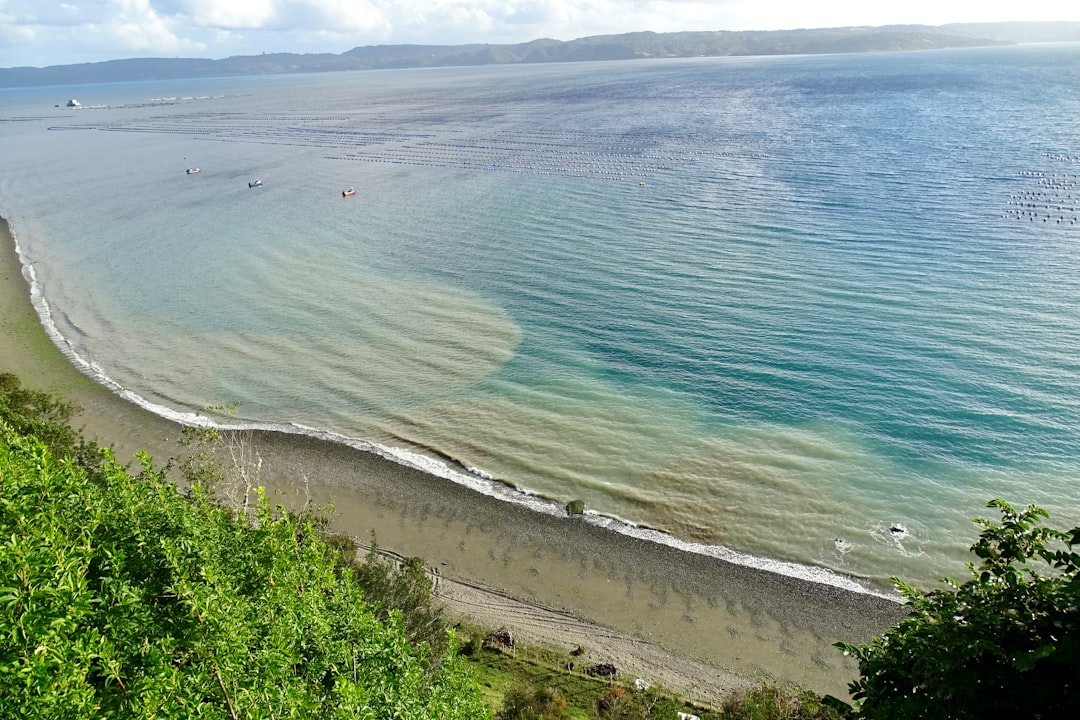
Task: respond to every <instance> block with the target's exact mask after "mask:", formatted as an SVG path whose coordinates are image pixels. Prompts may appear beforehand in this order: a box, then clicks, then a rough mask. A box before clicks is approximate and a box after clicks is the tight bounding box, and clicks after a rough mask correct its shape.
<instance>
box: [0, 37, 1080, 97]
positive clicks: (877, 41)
mask: <svg viewBox="0 0 1080 720" xmlns="http://www.w3.org/2000/svg"><path fill="white" fill-rule="evenodd" d="M1077 41H1080V22H1002V23H954V24H950V25H937V26H930V25H885V26H880V27H839V28H820V29H801V30H770V31H739V32H730V31H713V32H671V33H655V32H636V33H626V34H622V35H595V36H592V37H584V38H578V39H577V40H570V41H561V40H550V39H542V40H533V41H531V42H526V43H519V44H516V45H486V44H476V45H372V46H364V47H357V48H353V49H352V50H349V51H347V52H343V53H341V54H333V53H307V54H296V53H263V54H261V55H238V56H234V57H229V58H224V59H220V60H212V59H199V58H132V59H127V60H109V61H106V62H96V63H81V64H77V65H53V66H50V67H44V68H36V67H16V68H0V87H30V86H40V85H78V84H87V83H99V82H125V81H135V80H168V79H179V78H199V77H221V76H238V75H277V74H284V73H313V72H335V71H342V70H379V69H391V68H417V67H448V66H468V65H507V64H526V63H549V62H581V61H590V60H633V59H644V58H686V57H724V56H735V55H805V54H823V53H854V52H885V51H898V50H934V49H945V48H962V47H984V46H993V45H1009V44H1018V43H1036V42H1077Z"/></svg>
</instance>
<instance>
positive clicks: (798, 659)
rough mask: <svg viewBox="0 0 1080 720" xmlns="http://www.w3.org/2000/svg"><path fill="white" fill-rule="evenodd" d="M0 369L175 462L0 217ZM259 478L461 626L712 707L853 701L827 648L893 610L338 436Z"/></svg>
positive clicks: (276, 455)
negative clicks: (572, 655)
mask: <svg viewBox="0 0 1080 720" xmlns="http://www.w3.org/2000/svg"><path fill="white" fill-rule="evenodd" d="M0 246H2V247H0V372H14V373H15V374H17V375H19V376H20V378H22V380H23V382H24V384H26V385H28V386H30V387H34V388H40V389H44V390H49V391H52V392H55V393H57V394H60V395H62V396H64V397H65V398H68V399H71V400H74V401H75V402H77V403H79V404H80V405H81V406H82V408H83V411H82V413H81V414H80V415H79V416H78V418H77V420H76V423H75V424H76V425H79V426H82V427H83V429H84V433H85V434H86V435H87V436H88V437H91V438H95V439H97V441H98V442H99V443H100V444H102V445H111V446H113V448H114V450H115V451H116V453H117V457H118V459H119V460H120V461H121V462H124V463H127V462H130V461H131V460H132V457H133V455H134V453H135V451H137V450H145V451H147V452H148V453H149V454H150V455H151V456H152V457H153V458H154V460H155V463H156V464H157V465H159V466H161V465H164V464H165V463H166V462H167V461H168V460H169V459H170V458H174V457H177V456H179V455H180V454H181V448H180V447H179V446H178V445H177V444H176V440H177V438H178V436H179V434H180V428H179V426H178V425H176V424H175V423H173V422H170V421H167V420H165V419H163V418H160V417H158V416H156V415H153V414H152V413H149V412H147V411H145V410H143V409H142V408H140V407H138V406H136V405H134V404H131V403H129V402H127V401H126V400H124V399H123V398H121V397H119V396H118V395H115V394H114V393H112V392H111V391H109V390H108V389H106V388H104V387H103V386H101V385H99V384H97V383H95V382H93V381H92V380H91V379H89V378H87V377H85V376H84V375H82V374H81V373H80V372H79V371H78V370H77V369H75V368H74V366H72V364H71V363H70V362H69V361H68V359H67V358H66V357H65V356H64V355H63V354H62V353H61V352H60V351H59V350H58V349H57V348H56V347H55V346H54V345H53V344H52V342H51V341H50V340H49V339H48V337H47V336H46V334H45V332H44V330H43V329H42V327H41V324H40V322H39V319H38V317H37V315H36V314H35V312H34V310H33V308H32V307H31V305H30V302H29V288H28V286H27V283H26V281H25V279H24V278H23V277H22V275H21V268H20V266H19V262H18V257H17V255H16V254H15V245H14V242H13V239H12V238H11V237H10V235H9V233H8V226H7V223H6V222H5V221H3V220H0ZM254 441H255V444H256V446H257V448H258V451H259V453H260V455H261V456H262V458H263V465H262V468H261V475H260V481H261V483H262V484H264V485H265V486H266V487H267V488H268V490H269V491H270V492H271V493H272V496H273V497H274V498H275V499H276V500H279V501H281V502H284V503H286V504H287V505H291V506H298V505H300V504H302V503H303V502H306V501H308V500H311V501H314V502H316V503H326V502H331V503H332V505H333V510H332V512H331V514H332V518H333V526H334V528H335V529H337V530H339V531H342V532H346V533H349V534H351V535H354V536H357V537H358V538H361V539H365V540H366V539H368V538H370V537H371V534H372V533H374V534H375V536H376V537H377V539H378V543H379V545H380V546H382V547H384V548H386V549H390V550H393V551H394V552H396V553H398V554H401V555H405V556H420V557H422V558H424V560H425V562H426V563H427V565H428V567H429V568H430V569H431V572H432V573H433V575H434V576H435V577H437V578H438V579H439V582H438V592H439V594H440V597H442V598H443V600H444V602H445V603H446V606H447V610H448V612H449V613H450V614H451V615H452V616H455V617H459V618H461V619H465V620H469V621H471V622H476V623H480V624H484V625H486V626H490V627H499V626H507V627H509V628H510V629H511V630H512V631H514V632H515V633H516V634H517V635H518V636H519V637H520V638H521V639H523V640H525V641H530V640H531V641H533V642H543V643H544V644H547V645H551V646H554V647H565V648H566V650H567V652H568V653H569V651H570V650H571V649H573V648H575V647H577V646H578V645H583V646H585V647H586V648H587V649H589V651H590V658H591V659H592V660H593V661H595V662H611V663H613V664H615V665H616V666H617V667H619V668H620V670H621V671H624V672H627V673H630V674H633V675H635V676H637V677H643V678H645V679H646V680H651V681H653V682H661V683H662V684H664V685H665V686H668V687H671V688H673V689H676V690H679V691H681V692H683V693H685V694H687V695H688V696H690V697H692V698H694V699H698V700H703V701H715V700H717V699H719V696H720V695H722V694H723V693H724V692H727V691H730V690H733V689H738V688H740V687H745V686H746V684H747V682H750V681H753V680H757V679H766V678H768V679H772V680H778V681H782V682H791V683H797V684H799V685H801V686H804V687H806V688H808V689H811V690H814V691H816V692H819V693H830V694H834V695H838V696H845V695H846V689H847V683H848V682H849V681H850V680H851V679H853V678H854V677H855V674H856V667H855V665H854V663H853V662H851V661H850V659H848V658H845V657H844V656H843V655H842V654H841V653H840V652H839V651H838V650H836V649H835V648H833V647H832V643H833V642H835V641H837V640H844V641H848V642H863V641H866V640H869V639H870V638H871V637H873V636H874V635H877V634H880V633H881V632H882V631H883V630H885V629H886V628H888V627H889V626H891V625H892V624H894V623H895V622H896V621H897V620H898V619H899V618H900V617H901V614H902V609H901V606H900V605H898V604H897V603H895V602H892V601H889V600H886V599H883V598H879V597H876V596H873V595H868V594H862V593H854V592H850V591H847V590H842V589H838V588H835V587H832V586H828V585H821V584H817V583H812V582H808V581H805V580H800V579H796V578H792V577H787V576H783V575H778V574H774V573H771V572H766V571H762V570H757V569H753V568H748V567H745V566H741V565H736V564H732V563H729V562H726V561H723V560H719V559H715V558H710V557H705V556H701V555H695V554H691V553H686V552H682V551H679V550H676V549H674V548H671V547H667V546H664V545H660V544H657V543H652V542H648V541H645V540H640V539H637V538H633V537H629V536H626V535H624V534H621V533H617V532H612V531H610V530H606V529H604V528H601V527H597V526H596V525H593V524H590V523H588V522H584V521H583V520H582V519H581V518H579V517H556V516H551V515H544V514H541V513H537V512H534V511H531V510H528V509H526V508H524V507H522V506H518V505H515V504H512V503H508V502H505V501H502V500H499V499H496V498H492V497H488V496H486V495H482V494H480V493H477V492H475V491H472V490H469V489H467V488H464V487H461V486H459V485H456V484H454V483H452V482H449V481H447V480H444V479H442V478H438V477H434V476H432V475H428V474H426V473H424V472H421V471H419V470H414V469H412V468H408V467H404V466H402V465H399V464H396V463H394V462H391V461H389V460H386V459H384V458H382V457H380V456H378V455H374V454H371V453H366V452H363V451H360V450H356V449H353V448H350V447H347V446H344V445H340V444H337V443H333V442H330V441H324V440H318V439H314V438H311V437H307V436H302V435H293V434H287V433H280V432H269V431H267V432H257V433H255V434H254Z"/></svg>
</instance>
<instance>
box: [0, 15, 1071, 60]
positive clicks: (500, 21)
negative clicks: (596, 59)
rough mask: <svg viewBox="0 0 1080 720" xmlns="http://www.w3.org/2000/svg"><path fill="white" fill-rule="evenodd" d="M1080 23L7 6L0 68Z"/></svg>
mask: <svg viewBox="0 0 1080 720" xmlns="http://www.w3.org/2000/svg"><path fill="white" fill-rule="evenodd" d="M995 20H1080V3H1077V2H1076V0H1042V1H1041V2H1039V3H1037V4H1030V5H1029V6H1027V7H1023V6H1018V5H1016V4H1015V2H1013V1H1008V2H1007V1H1006V0H904V1H903V2H900V1H899V0H895V1H894V2H889V3H879V2H867V1H866V0H817V2H808V1H807V0H62V1H60V2H57V1H55V0H0V67H11V66H14V65H46V64H58V63H67V62H81V61H92V60H105V59H109V58H116V57H132V56H146V55H159V56H161V55H165V56H171V55H185V54H186V55H188V56H199V57H225V56H228V55H238V54H249V53H250V54H255V53H258V52H263V51H268V52H273V51H280V52H343V51H345V50H348V49H350V48H352V47H355V46H357V45H372V44H379V43H432V44H445V45H453V44H460V43H475V42H486V43H512V42H525V41H528V40H533V39H536V38H541V37H550V38H556V39H559V40H571V39H574V38H578V37H584V36H587V35H600V34H611V33H620V32H631V31H637V30H655V31H658V32H671V31H678V30H754V29H756V30H769V29H782V28H795V27H829V26H837V25H884V24H891V23H921V24H928V25H937V24H942V23H947V22H974V21H995Z"/></svg>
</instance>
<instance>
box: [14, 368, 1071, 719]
mask: <svg viewBox="0 0 1080 720" xmlns="http://www.w3.org/2000/svg"><path fill="white" fill-rule="evenodd" d="M76 411H77V408H76V407H74V406H72V405H70V404H68V403H65V402H62V401H60V400H57V399H56V398H54V397H52V396H51V395H49V394H47V393H40V392H37V391H33V390H28V389H25V388H23V387H22V386H21V385H20V383H19V381H18V379H17V378H16V377H14V376H13V375H8V374H0V708H3V709H4V711H5V712H6V713H7V716H9V717H12V718H83V717H117V718H127V717H169V718H172V717H179V718H183V717H207V718H224V719H226V720H228V719H230V718H231V719H232V720H239V719H240V718H270V717H273V718H283V717H294V718H299V717H330V718H332V717H349V718H354V717H355V718H392V717H399V718H410V719H411V718H429V717H430V718H435V717H438V718H451V719H453V718H490V717H492V715H493V714H494V716H495V717H497V718H499V719H500V720H564V719H565V720H609V719H610V720H613V719H615V718H619V719H622V720H654V719H659V718H665V719H673V718H675V717H677V716H678V713H680V712H683V713H689V714H693V715H696V716H698V717H700V718H701V719H702V720H710V719H715V718H726V719H728V720H837V719H838V718H843V717H847V718H896V719H899V720H903V719H904V718H981V717H1032V718H1057V717H1077V716H1080V634H1078V632H1077V631H1078V629H1080V628H1078V622H1080V621H1078V613H1080V576H1078V573H1077V570H1078V568H1080V553H1077V552H1075V551H1074V547H1075V546H1077V545H1080V527H1077V528H1073V529H1072V530H1070V531H1067V532H1063V531H1059V530H1054V529H1051V528H1047V527H1045V526H1043V524H1042V521H1043V520H1045V519H1046V518H1047V517H1048V515H1047V513H1046V512H1045V511H1044V510H1042V509H1041V508H1038V507H1034V506H1032V507H1028V508H1026V509H1025V510H1023V511H1017V510H1015V509H1014V508H1013V507H1012V506H1010V505H1009V504H1008V503H1005V502H1004V501H1001V500H994V501H992V502H991V503H990V507H994V508H996V509H998V510H999V511H1000V513H1001V521H1000V523H995V522H991V521H989V520H984V519H978V520H976V523H977V525H979V526H980V527H981V528H982V532H981V535H980V537H979V540H978V541H977V542H976V543H975V545H974V546H972V551H973V552H974V553H975V555H976V556H977V557H978V558H979V559H980V564H979V565H978V566H976V565H975V564H974V563H972V564H970V565H969V569H970V571H971V575H972V577H971V578H970V579H969V580H968V581H967V582H965V583H963V584H960V583H957V582H955V581H951V580H949V581H946V582H947V583H948V585H949V587H948V588H947V589H943V590H939V591H934V592H930V593H923V592H920V591H918V590H916V589H914V588H912V587H910V586H909V585H907V584H905V583H903V582H902V581H900V580H896V581H895V582H896V584H897V586H898V587H899V588H900V590H901V592H902V593H903V594H904V595H905V597H906V598H907V601H908V607H909V609H910V614H909V616H908V617H907V618H905V619H904V620H903V621H901V622H900V623H899V624H898V625H897V627H895V628H893V629H891V630H889V631H888V632H886V633H885V634H884V635H883V636H882V637H880V638H877V639H876V640H874V641H873V642H871V643H868V644H865V645H849V644H843V643H841V644H838V647H840V648H841V649H843V650H844V651H845V652H848V653H850V654H852V655H853V656H855V657H856V659H857V660H858V662H859V669H860V673H861V677H860V678H859V679H858V680H856V681H855V682H854V683H852V685H851V693H852V697H853V698H854V700H855V706H854V707H851V706H848V705H846V704H845V703H844V702H842V701H840V700H837V699H835V698H820V697H818V696H816V695H814V694H812V693H808V692H798V691H789V690H787V689H785V688H780V687H777V686H770V685H765V686H762V687H760V688H758V689H756V690H754V691H752V692H750V693H746V694H742V695H739V696H736V697H731V698H729V699H727V700H726V701H725V702H724V703H723V704H722V706H721V707H718V708H700V707H693V706H690V705H688V704H686V703H685V702H684V701H683V700H682V699H680V698H678V697H677V696H675V695H674V694H672V693H669V692H667V691H665V690H663V689H662V688H656V687H652V688H649V687H638V686H636V685H635V684H634V683H630V682H628V681H627V680H626V679H625V678H616V677H608V678H598V677H591V676H589V675H587V674H586V673H584V672H582V670H583V669H584V666H582V667H577V668H576V669H575V667H574V665H573V664H571V663H570V662H569V660H570V658H568V657H567V656H565V655H563V654H560V653H557V652H553V651H549V650H544V649H540V648H525V647H522V646H517V647H515V646H514V643H513V640H512V636H509V634H507V637H508V638H509V644H507V642H504V641H502V640H499V641H498V642H488V641H487V640H488V639H490V638H491V637H499V635H500V634H495V635H492V633H490V632H488V631H484V630H482V629H480V628H462V629H461V631H460V632H461V634H462V636H463V637H464V645H463V646H462V647H461V648H460V649H459V648H458V646H457V642H456V635H455V634H454V633H452V632H450V631H449V630H448V627H447V623H446V620H445V619H444V618H443V616H442V613H441V612H440V611H439V609H438V608H437V607H435V606H434V605H433V603H432V583H431V580H430V578H429V577H428V575H427V573H426V572H425V570H424V566H423V562H422V561H421V560H420V559H419V558H392V557H388V556H387V555H385V554H383V553H381V552H380V551H379V549H378V547H377V545H376V544H375V543H374V542H372V547H371V548H370V550H369V551H368V552H367V554H366V557H365V558H363V560H361V561H358V560H357V555H358V553H357V546H356V544H355V543H354V542H353V540H352V539H351V538H348V537H343V536H340V535H333V534H331V533H329V532H328V529H327V527H326V521H325V520H324V519H322V518H321V516H320V515H318V514H315V513H310V512H307V511H305V512H303V513H300V514H290V513H289V512H287V511H286V510H285V509H284V508H281V507H276V508H272V507H271V506H270V504H269V502H268V501H267V499H266V497H265V495H264V494H263V492H262V489H261V488H260V487H258V485H257V481H258V471H259V468H260V467H261V461H260V459H259V458H258V455H257V454H256V453H254V452H253V451H252V448H253V447H254V445H253V443H252V438H251V437H250V435H249V434H247V433H245V432H244V431H229V430H226V431H218V430H205V431H201V430H200V431H191V432H190V433H189V434H188V440H189V445H190V446H191V451H192V454H191V457H190V458H188V459H186V460H184V461H182V463H181V466H180V470H181V472H182V473H183V474H184V476H185V477H186V478H187V479H188V480H189V481H190V482H191V483H192V485H191V488H192V489H191V493H190V494H189V495H186V496H185V495H183V494H181V493H180V491H179V490H178V489H177V488H176V486H175V485H174V484H172V483H171V482H169V481H168V480H167V479H166V477H165V474H164V472H163V471H160V470H158V469H155V468H154V467H153V466H152V464H151V462H150V460H149V459H147V458H145V457H143V458H142V467H141V469H140V471H139V472H138V474H137V475H132V474H131V473H129V472H127V471H126V470H125V469H123V468H121V467H120V466H119V465H117V463H116V462H115V460H114V459H113V457H112V455H111V453H110V452H109V451H101V450H99V449H98V448H97V447H96V446H95V445H93V444H92V443H87V442H86V441H85V440H83V438H82V437H81V436H80V435H79V434H78V433H77V432H75V431H74V430H72V429H71V427H70V426H69V424H68V423H69V421H70V418H71V416H72V415H73V413H75V412H76ZM222 460H225V461H226V464H225V465H224V466H220V465H218V464H217V463H219V462H221V461H222ZM208 484H209V485H211V486H212V487H213V489H212V490H211V489H208V487H207V485H208ZM215 493H216V494H215Z"/></svg>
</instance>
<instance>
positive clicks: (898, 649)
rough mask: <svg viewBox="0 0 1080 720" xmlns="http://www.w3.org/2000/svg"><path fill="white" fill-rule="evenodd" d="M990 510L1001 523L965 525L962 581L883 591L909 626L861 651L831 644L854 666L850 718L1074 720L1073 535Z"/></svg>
mask: <svg viewBox="0 0 1080 720" xmlns="http://www.w3.org/2000/svg"><path fill="white" fill-rule="evenodd" d="M989 507H994V508H997V509H998V510H999V511H1000V512H1001V523H1000V524H997V523H994V522H992V521H990V520H985V519H981V518H980V519H978V520H976V521H975V522H976V524H977V525H978V526H980V527H981V528H982V533H981V535H980V536H979V540H978V542H976V543H975V544H974V545H973V546H972V548H971V550H972V552H974V553H975V555H976V556H977V557H979V558H980V559H981V561H982V562H981V563H980V564H979V565H978V566H976V565H975V564H974V563H969V565H968V568H969V570H970V572H971V575H972V577H971V579H969V580H968V581H967V582H965V583H964V584H962V585H961V584H959V583H957V582H955V581H953V580H946V582H947V583H948V585H949V586H950V588H949V589H946V590H940V591H935V592H931V593H922V592H920V591H918V590H916V589H915V588H913V587H911V586H910V585H907V584H906V583H904V582H903V581H901V580H894V582H895V583H896V585H897V587H898V588H899V589H900V591H901V592H902V593H903V594H904V596H905V597H906V598H907V602H908V607H909V608H910V611H911V613H910V615H909V616H908V617H906V618H905V619H904V620H902V621H901V622H900V624H899V625H898V626H897V627H895V628H893V629H891V630H889V631H888V632H886V633H885V634H884V635H883V636H882V637H880V638H877V639H876V640H874V641H873V642H872V643H869V644H866V645H861V646H855V645H846V644H840V645H838V647H841V648H842V649H843V650H845V651H846V652H849V653H851V654H852V655H854V656H855V657H856V658H857V659H858V661H859V671H860V673H861V677H860V678H859V679H858V680H857V681H856V682H854V683H852V685H851V693H852V697H853V698H854V699H855V700H856V702H857V703H858V705H857V711H856V712H855V713H854V716H855V717H860V718H894V719H896V720H903V719H904V718H986V717H1015V718H1019V717H1025V718H1064V717H1080V632H1078V631H1080V576H1078V574H1077V568H1078V567H1080V554H1078V553H1077V552H1075V551H1074V549H1073V548H1074V546H1076V545H1080V527H1075V528H1073V529H1072V530H1070V531H1068V532H1062V531H1059V530H1053V529H1051V528H1047V527H1044V526H1043V525H1042V520H1044V519H1045V518H1047V517H1048V515H1047V512H1046V511H1045V510H1043V509H1041V508H1038V507H1035V506H1029V507H1028V508H1026V509H1025V510H1023V511H1017V510H1015V509H1014V508H1013V507H1012V506H1011V505H1009V504H1008V503H1006V502H1004V501H1002V500H993V501H991V502H990V504H989Z"/></svg>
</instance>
